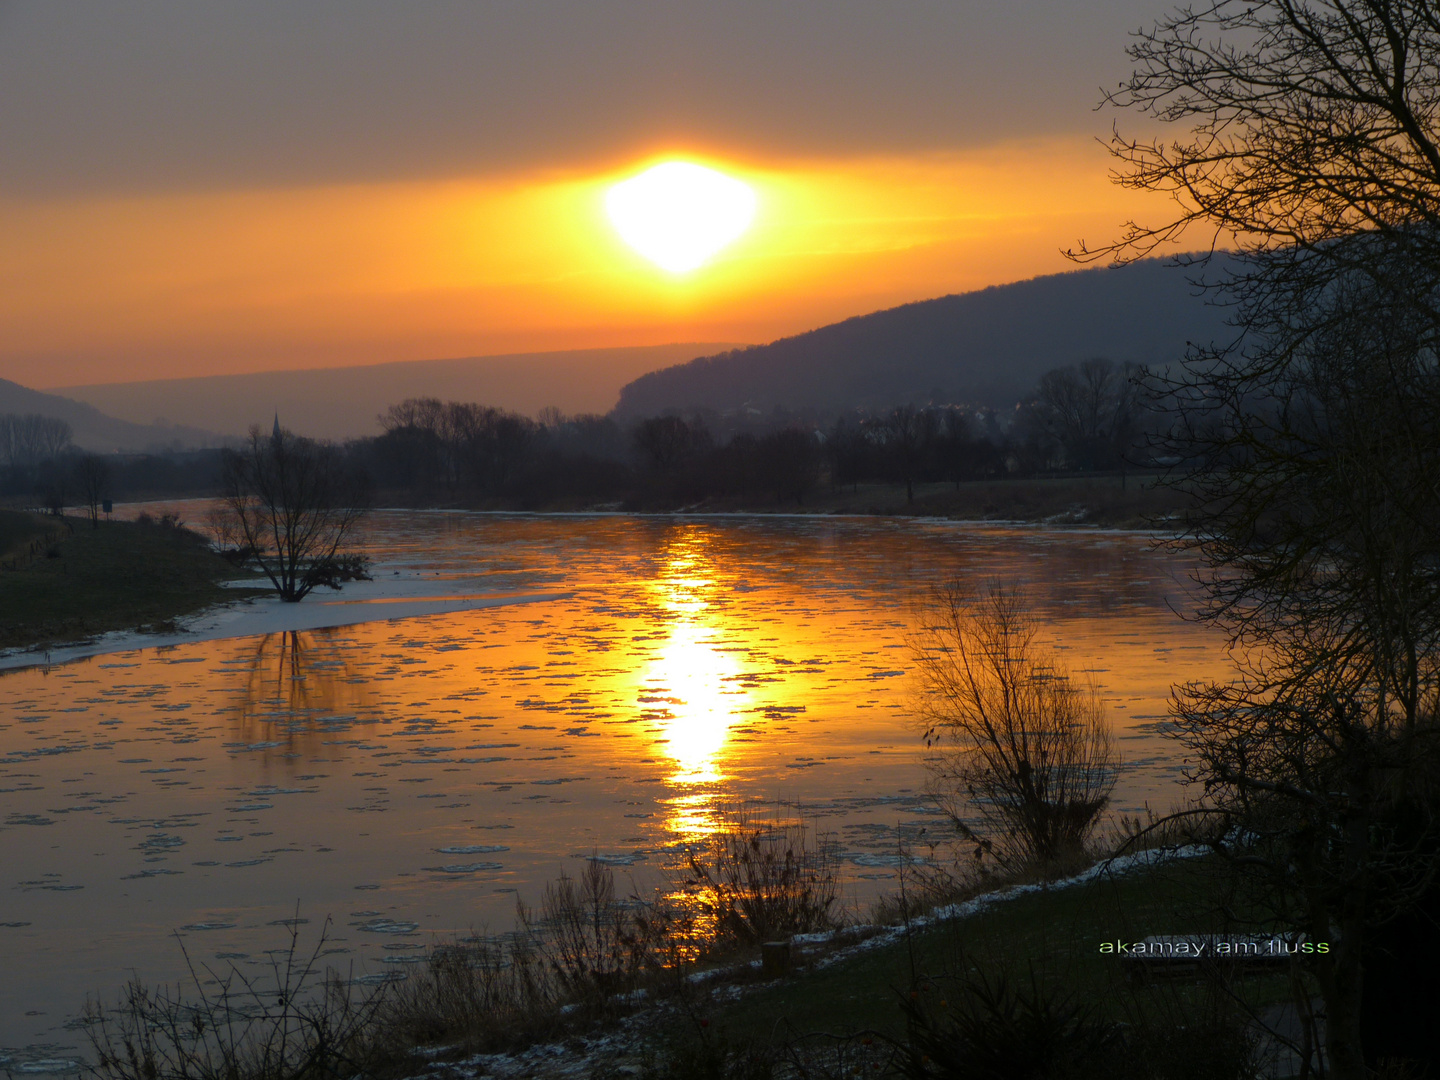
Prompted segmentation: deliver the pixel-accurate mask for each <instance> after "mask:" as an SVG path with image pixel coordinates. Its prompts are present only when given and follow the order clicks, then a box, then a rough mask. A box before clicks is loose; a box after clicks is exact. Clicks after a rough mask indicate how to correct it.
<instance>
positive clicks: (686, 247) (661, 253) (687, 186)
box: [605, 161, 755, 274]
mask: <svg viewBox="0 0 1440 1080" xmlns="http://www.w3.org/2000/svg"><path fill="white" fill-rule="evenodd" d="M605 211H606V213H607V214H608V215H609V217H610V223H611V224H612V225H614V226H615V231H616V232H618V233H619V234H620V237H621V239H623V240H624V241H625V242H626V243H627V244H629V245H630V246H631V247H632V248H634V249H635V250H636V251H638V252H639V253H640V254H641V255H643V256H645V258H647V259H649V260H650V261H651V262H653V263H655V264H656V265H658V266H661V267H664V268H665V269H666V270H669V271H671V272H672V273H677V274H678V273H683V272H684V271H686V270H694V269H695V268H696V267H697V266H701V265H703V264H704V263H706V262H708V261H709V260H710V259H711V258H712V257H713V256H714V255H715V254H716V253H717V252H719V251H720V250H721V249H722V248H724V247H726V246H727V245H729V244H731V243H733V242H734V241H735V240H737V239H739V238H740V236H741V234H742V233H744V232H745V230H746V229H748V228H749V227H750V222H751V221H752V220H754V217H755V192H753V191H752V190H750V187H749V186H748V185H746V184H743V183H741V182H740V181H739V180H736V179H734V178H733V177H730V176H726V175H725V174H724V173H719V172H716V171H715V170H714V169H707V168H705V166H703V165H695V164H692V163H690V162H688V161H667V162H664V163H663V164H660V165H656V166H654V167H653V168H649V169H646V170H645V171H644V172H643V173H641V174H640V175H639V176H633V177H631V178H630V179H629V180H624V181H621V182H620V183H618V184H616V185H615V186H614V187H612V188H611V189H610V190H609V192H608V193H607V194H606V196H605Z"/></svg>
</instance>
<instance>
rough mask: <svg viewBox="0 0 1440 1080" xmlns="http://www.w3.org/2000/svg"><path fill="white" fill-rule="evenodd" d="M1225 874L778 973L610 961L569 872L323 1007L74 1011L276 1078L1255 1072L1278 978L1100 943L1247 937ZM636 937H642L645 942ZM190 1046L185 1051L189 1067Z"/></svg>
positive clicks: (938, 927) (1185, 878) (974, 917)
mask: <svg viewBox="0 0 1440 1080" xmlns="http://www.w3.org/2000/svg"><path fill="white" fill-rule="evenodd" d="M591 870H592V871H593V872H594V873H595V875H596V880H597V881H600V880H603V881H610V880H612V879H611V877H610V872H609V871H608V870H606V869H604V868H598V867H596V866H594V865H593V864H592V867H591ZM1227 877H1228V875H1226V874H1225V873H1224V872H1223V868H1221V867H1220V866H1218V865H1217V863H1216V862H1215V860H1214V859H1213V858H1211V857H1191V858H1183V859H1168V860H1161V861H1157V862H1156V863H1155V864H1153V865H1151V866H1148V867H1141V868H1138V869H1131V870H1130V871H1129V872H1127V873H1116V874H1110V873H1099V874H1096V875H1094V876H1093V877H1091V878H1090V879H1089V880H1084V881H1081V882H1078V883H1062V884H1061V885H1059V886H1056V887H1044V888H1036V889H1034V890H1032V891H1029V892H1024V891H1021V892H1020V893H1019V894H1018V895H1010V896H1005V895H1003V894H1001V895H998V896H996V895H993V894H992V896H991V897H990V898H989V899H988V900H984V899H982V901H981V902H979V903H976V904H974V905H972V906H973V908H974V910H972V911H971V912H970V913H969V914H964V915H962V916H960V917H952V918H948V919H936V920H931V921H928V922H920V923H916V924H915V925H913V926H912V927H910V928H909V929H908V930H907V929H906V928H905V927H903V926H902V927H896V928H891V929H890V930H889V931H888V932H886V933H885V936H884V937H875V938H871V939H869V940H863V941H862V943H861V944H859V945H849V946H846V945H845V943H846V942H853V941H855V940H856V938H857V937H860V938H862V939H863V938H864V934H862V933H859V932H858V930H850V931H845V932H843V933H842V934H841V935H838V936H836V937H834V938H832V939H831V940H830V942H828V943H822V942H821V941H819V940H818V939H817V938H813V937H812V938H808V939H807V938H804V937H802V938H800V939H798V942H797V943H796V944H795V945H794V947H793V948H794V951H793V952H792V957H793V961H792V964H793V967H792V971H791V973H790V974H789V975H788V976H787V977H785V978H782V979H779V980H777V979H775V978H774V976H773V975H766V974H765V973H764V972H763V971H762V970H761V969H760V968H759V967H758V966H751V965H749V964H747V963H745V961H746V960H748V959H749V958H750V957H751V956H752V955H753V954H754V953H755V952H758V949H759V946H758V944H757V943H756V942H755V941H752V942H751V943H750V944H749V945H748V946H741V947H740V948H738V950H734V951H730V952H729V953H728V955H722V954H712V956H711V959H712V961H714V960H719V961H722V966H721V967H719V968H713V969H711V970H709V971H708V972H707V975H708V977H696V976H693V975H690V973H693V972H694V971H695V970H696V969H695V967H694V966H692V964H689V963H686V964H683V965H682V966H681V967H680V968H679V969H678V970H677V969H675V968H674V967H669V966H665V967H649V965H641V966H640V967H635V968H628V967H627V966H626V962H625V960H624V954H626V953H627V952H628V951H629V950H631V949H633V948H634V947H635V944H636V938H635V936H634V933H633V932H634V931H635V930H636V929H637V928H640V927H641V923H639V922H636V921H634V920H633V919H631V918H630V916H627V915H625V914H623V912H625V911H629V910H630V909H629V908H627V907H625V906H624V905H623V903H622V906H621V907H618V908H617V907H614V906H612V901H611V899H610V896H611V894H609V893H608V892H606V890H605V889H602V890H601V893H600V897H601V898H600V900H599V902H598V904H596V903H592V901H594V900H595V899H596V898H595V897H593V896H591V897H575V896H572V897H570V899H568V900H563V902H562V901H557V897H558V896H560V894H561V893H567V894H568V892H569V891H570V890H569V887H568V886H567V887H564V888H561V889H559V891H558V892H557V891H556V889H555V888H554V887H552V888H551V889H547V890H546V896H545V902H544V903H543V904H542V906H541V909H540V911H539V912H538V913H537V918H538V920H539V921H538V922H536V923H533V924H530V926H529V931H528V932H527V933H526V934H524V935H522V936H521V938H520V939H518V940H517V941H516V942H513V943H512V944H510V945H505V944H504V943H503V939H499V938H483V937H481V938H474V937H472V938H468V939H466V940H465V942H455V943H449V944H441V943H436V944H435V945H434V947H433V948H432V950H431V954H430V956H429V959H428V962H427V963H424V964H421V965H417V966H416V967H413V968H411V969H410V970H409V973H408V974H409V977H408V978H406V979H403V980H402V981H400V982H398V983H394V984H388V985H385V986H384V987H383V988H377V989H375V990H374V991H368V990H367V991H364V992H361V993H360V994H359V995H358V996H357V995H356V994H355V993H354V991H353V989H352V990H347V989H346V988H345V984H344V981H343V979H342V981H341V982H339V983H335V984H333V992H332V993H331V994H329V995H327V997H326V998H325V999H324V1002H323V1003H322V1002H320V1001H318V1000H317V1001H316V1002H315V1004H313V1005H311V1006H308V1007H306V1006H301V1007H299V1008H298V1009H297V1008H296V1006H295V1005H294V1002H295V1001H296V1000H298V998H299V995H297V993H296V991H297V990H298V988H299V987H300V985H301V984H302V983H303V982H304V981H305V979H304V978H301V977H291V975H290V974H288V973H286V974H283V975H280V976H278V977H277V978H276V979H275V980H274V981H273V982H265V983H264V986H263V987H261V986H260V985H259V984H256V985H255V986H254V987H253V988H252V987H251V986H249V985H248V984H247V985H246V986H239V985H237V984H235V982H234V979H233V977H232V978H229V979H226V980H224V981H223V983H222V987H230V989H231V990H241V991H243V992H242V993H241V994H239V995H238V996H236V997H232V998H225V997H222V996H217V992H216V991H215V990H207V989H205V988H203V987H201V986H200V985H199V984H198V983H197V985H196V987H195V990H196V991H197V992H198V993H197V994H196V995H195V996H193V997H191V998H190V1001H189V1003H188V1004H186V1003H182V1002H181V1001H180V1000H179V999H169V1000H168V1001H167V1000H164V999H162V998H161V997H156V996H152V995H151V994H149V993H148V992H147V994H146V995H143V996H142V997H138V998H137V996H136V994H135V992H134V990H133V989H132V991H131V992H130V993H129V995H128V997H127V998H126V999H125V1000H124V1001H122V1002H121V1003H120V1004H119V1005H118V1006H117V1007H116V1008H115V1009H113V1010H111V1011H110V1012H109V1013H108V1022H107V1026H106V1027H103V1028H99V1029H97V1028H96V1027H95V1026H94V1024H95V1019H92V1027H91V1034H92V1036H94V1035H97V1034H98V1035H101V1036H102V1037H101V1038H100V1039H99V1040H98V1043H97V1049H99V1050H100V1051H101V1058H102V1061H103V1062H105V1064H104V1067H102V1068H101V1069H100V1070H99V1073H100V1075H101V1076H102V1077H103V1078H105V1080H146V1078H149V1080H157V1078H160V1080H168V1078H170V1077H177V1078H178V1077H179V1076H181V1075H182V1073H183V1075H185V1076H188V1077H198V1078H200V1080H211V1078H214V1080H221V1078H222V1077H230V1078H232V1080H280V1078H281V1077H285V1076H291V1075H300V1073H299V1072H297V1071H295V1068H294V1066H295V1065H296V1063H300V1062H304V1063H308V1062H309V1061H310V1060H311V1058H312V1057H313V1056H314V1055H315V1054H317V1053H321V1052H322V1051H323V1055H324V1056H325V1060H324V1061H323V1062H322V1063H321V1064H322V1068H320V1069H319V1070H317V1071H316V1075H344V1076H349V1075H356V1076H375V1077H389V1078H402V1077H412V1076H417V1075H422V1074H423V1075H426V1076H431V1077H437V1078H438V1077H445V1078H448V1080H462V1078H471V1077H478V1076H488V1075H497V1076H530V1077H537V1078H539V1077H561V1076H564V1077H579V1076H586V1077H605V1078H619V1077H622V1076H624V1077H644V1078H648V1080H680V1078H684V1080H692V1078H710V1080H761V1078H764V1080H780V1078H781V1077H796V1078H805V1077H815V1078H821V1077H823V1078H826V1080H832V1078H835V1077H840V1076H846V1077H849V1076H875V1077H880V1076H886V1077H897V1076H907V1077H934V1078H937V1080H938V1078H939V1077H948V1076H959V1075H966V1076H971V1075H974V1076H985V1077H990V1076H994V1077H1000V1076H1047V1077H1048V1076H1055V1077H1061V1076H1063V1077H1067V1078H1070V1080H1091V1078H1097V1080H1098V1078H1104V1080H1132V1078H1134V1080H1140V1078H1141V1077H1144V1078H1146V1080H1155V1078H1157V1077H1166V1078H1168V1080H1222V1078H1223V1080H1239V1078H1240V1077H1242V1076H1254V1075H1256V1074H1255V1072H1254V1071H1253V1070H1254V1050H1255V1038H1254V1033H1255V1030H1256V1029H1255V1027H1254V1017H1255V1016H1257V1015H1260V1014H1262V1013H1263V1012H1264V1010H1266V1009H1268V1008H1272V1007H1274V1006H1276V1005H1277V1004H1279V1003H1281V1002H1284V1001H1285V1000H1287V996H1288V994H1289V992H1290V988H1291V981H1290V980H1291V977H1292V975H1296V974H1298V972H1286V971H1284V970H1279V971H1276V970H1273V969H1272V970H1269V971H1253V970H1251V971H1241V970H1234V969H1229V970H1227V969H1226V968H1224V967H1223V966H1217V967H1212V968H1210V969H1209V970H1205V971H1200V970H1193V971H1188V972H1184V973H1178V974H1164V973H1161V974H1155V973H1153V972H1152V973H1150V974H1147V975H1146V976H1145V977H1143V978H1139V979H1136V978H1135V977H1134V973H1133V972H1132V970H1131V968H1132V964H1133V961H1128V960H1123V959H1120V958H1118V957H1117V956H1115V955H1113V954H1111V953H1107V952H1104V951H1102V949H1101V946H1102V944H1104V943H1106V942H1114V941H1116V940H1121V941H1126V942H1135V941H1137V940H1140V939H1141V938H1144V937H1146V936H1149V935H1159V934H1199V933H1224V932H1226V931H1230V932H1242V933H1244V932H1254V931H1255V926H1254V925H1253V924H1251V923H1250V922H1249V920H1248V919H1246V920H1245V923H1244V925H1243V926H1242V925H1240V924H1237V922H1236V918H1237V916H1238V917H1240V918H1242V919H1245V917H1246V914H1247V909H1249V908H1250V905H1248V904H1247V903H1246V902H1245V901H1244V899H1243V897H1239V896H1237V895H1235V894H1234V893H1233V892H1232V891H1231V890H1230V889H1229V888H1228V887H1227V884H1226V882H1227ZM566 880H568V879H561V883H560V884H561V885H563V883H564V882H565V881H566ZM573 884H574V883H572V885H573ZM617 899H618V898H617ZM576 900H578V901H579V902H578V903H577V902H575V901H576ZM643 910H653V909H650V908H649V907H648V906H644V907H643ZM1251 913H1253V912H1251ZM291 933H292V935H293V934H294V931H293V930H292V931H291ZM871 933H874V931H873V930H872V931H871ZM760 940H768V937H767V938H761V939H760ZM292 942H293V938H292ZM607 942H608V944H607ZM652 944H661V945H662V948H661V950H660V951H661V952H663V943H659V942H652ZM731 944H732V946H733V945H734V944H735V942H733V941H732V943H731ZM324 946H325V941H324V939H323V937H322V939H321V940H320V941H319V943H318V944H317V945H316V946H315V952H314V959H312V960H311V961H309V962H308V963H305V964H302V965H301V966H302V967H304V968H305V969H306V970H307V971H313V972H314V973H315V974H316V976H317V977H318V976H319V972H320V969H321V968H322V967H323V961H321V960H320V959H319V958H320V957H322V956H323V955H324V953H325V949H324ZM597 946H598V947H597ZM837 949H839V951H837ZM279 952H281V953H284V952H285V950H283V949H282V950H279ZM291 955H293V951H292V953H291ZM657 959H658V955H657ZM616 961H619V964H618V966H617V964H616ZM735 961H739V963H738V965H737V964H735ZM725 964H729V965H733V966H724V965H725ZM700 966H701V968H702V969H704V968H706V967H707V964H706V963H704V962H703V961H702V963H701V965H700ZM641 967H644V968H645V970H646V971H648V972H649V974H645V973H644V972H643V971H642V970H641ZM631 976H635V977H634V978H632V977H631ZM687 976H690V977H687ZM333 977H334V976H329V978H333ZM641 987H644V991H643V993H640V994H637V993H636V992H635V991H636V990H637V989H639V988H641ZM277 991H278V993H277ZM223 992H224V993H228V992H229V991H223ZM206 994H208V995H209V996H208V998H204V995H206ZM202 1000H204V1001H205V1002H206V1003H205V1004H203V1005H202V1008H203V1009H205V1010H206V1011H207V1012H209V1013H214V1015H215V1016H226V1015H229V1010H232V1009H238V1012H239V1013H240V1014H243V1015H244V1016H245V1017H246V1025H247V1026H246V1029H245V1033H244V1035H243V1036H242V1037H241V1038H238V1039H235V1040H234V1041H228V1042H227V1040H228V1039H230V1038H231V1036H229V1035H227V1034H225V1029H224V1027H223V1025H222V1026H221V1027H218V1028H217V1027H212V1029H211V1034H210V1035H208V1036H206V1037H205V1038H201V1037H200V1034H199V1032H198V1031H197V1032H193V1033H192V1032H190V1031H189V1029H188V1027H187V1024H188V1018H190V1017H191V1016H193V1015H194V1014H195V1006H196V1005H197V1004H200V1003H201V1002H202ZM996 1005H998V1007H992V1006H996ZM94 1015H95V1018H96V1019H98V1014H94ZM256 1024H258V1026H252V1025H256ZM147 1033H148V1034H147ZM967 1040H969V1041H968V1042H967ZM131 1043H134V1044H135V1045H143V1046H145V1047H147V1048H148V1049H146V1051H145V1053H144V1054H142V1055H141V1059H140V1060H139V1061H133V1062H132V1061H129V1060H128V1059H127V1058H126V1056H125V1054H123V1053H118V1051H120V1050H121V1049H122V1048H123V1047H125V1046H127V1045H130V1044H131ZM1066 1045H1069V1046H1071V1048H1072V1049H1075V1050H1076V1054H1075V1055H1072V1057H1071V1059H1070V1066H1073V1067H1070V1066H1067V1067H1066V1068H1065V1069H1063V1070H1061V1071H1055V1069H1054V1068H1053V1067H1052V1068H1041V1069H1040V1071H1036V1070H1035V1069H1034V1068H1027V1067H1026V1066H1025V1060H1026V1055H1027V1054H1032V1053H1041V1054H1052V1055H1053V1054H1054V1053H1055V1052H1056V1051H1057V1047H1059V1048H1060V1049H1061V1050H1063V1049H1064V1047H1065V1046H1066ZM957 1048H958V1049H957ZM976 1048H979V1051H980V1052H981V1055H982V1056H983V1055H984V1054H990V1053H991V1052H992V1051H993V1055H992V1056H994V1057H995V1058H996V1060H995V1061H994V1062H992V1064H993V1065H995V1068H993V1069H991V1070H990V1071H986V1070H985V1069H979V1071H974V1070H973V1069H972V1068H970V1066H967V1067H966V1068H965V1069H963V1070H961V1071H960V1072H956V1071H953V1070H951V1069H949V1068H947V1067H940V1066H939V1063H935V1062H931V1060H930V1057H929V1055H931V1054H938V1055H939V1056H941V1057H944V1056H946V1055H949V1054H952V1053H959V1054H960V1055H961V1056H962V1057H966V1056H967V1055H968V1056H973V1055H974V1053H975V1051H976ZM197 1055H198V1056H197ZM257 1055H258V1056H257ZM182 1062H187V1063H189V1064H188V1065H187V1068H189V1069H190V1071H185V1070H181V1069H179V1068H178V1066H179V1064H180V1063H182ZM197 1063H203V1065H204V1067H203V1068H192V1066H195V1065H196V1064H197ZM932 1064H933V1065H936V1066H937V1067H935V1068H931V1065H932ZM972 1064H973V1062H972ZM1052 1064H1053V1062H1052ZM1267 1075H1269V1074H1267Z"/></svg>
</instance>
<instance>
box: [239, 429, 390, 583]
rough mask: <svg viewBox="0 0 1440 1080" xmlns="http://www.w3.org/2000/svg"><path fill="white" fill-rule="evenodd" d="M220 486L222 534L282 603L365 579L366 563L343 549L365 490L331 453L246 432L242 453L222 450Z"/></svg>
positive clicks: (281, 434)
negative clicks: (245, 554)
mask: <svg viewBox="0 0 1440 1080" xmlns="http://www.w3.org/2000/svg"><path fill="white" fill-rule="evenodd" d="M222 484H223V488H222V491H223V494H222V497H221V498H222V511H221V515H220V520H219V522H218V525H219V526H220V528H221V531H222V532H228V533H229V534H230V535H233V536H234V537H235V538H236V539H237V540H239V541H241V542H243V546H244V548H245V549H248V551H249V552H250V553H252V557H253V558H254V559H255V561H256V562H257V563H258V564H259V566H260V569H261V570H262V571H263V572H264V573H265V575H266V576H267V577H268V578H269V579H270V581H271V583H272V584H273V585H274V586H275V590H276V592H278V593H279V594H280V599H282V600H286V601H290V602H294V601H298V600H301V599H303V598H304V597H305V596H307V595H308V594H309V593H310V592H311V591H312V590H313V589H315V588H316V587H318V586H321V585H323V586H325V587H327V588H331V589H338V588H339V587H340V584H341V583H342V582H344V581H350V580H355V579H357V578H365V577H367V575H366V572H365V571H366V566H367V562H366V560H365V558H364V557H363V556H361V555H358V554H355V553H351V552H346V551H344V550H343V546H344V544H345V541H346V540H347V539H350V538H351V537H352V534H353V532H354V529H355V526H356V524H357V523H358V522H359V521H360V518H361V517H362V516H363V515H364V513H365V509H366V502H367V499H366V492H365V490H364V486H363V484H362V483H361V482H360V480H359V479H358V478H356V477H355V476H353V475H351V474H350V473H349V471H348V470H347V469H346V468H345V465H344V462H343V461H342V460H341V458H340V455H339V454H338V453H336V452H335V450H334V448H333V447H330V446H326V445H323V444H321V443H317V442H313V441H311V440H310V439H304V438H300V437H298V436H296V435H294V434H292V433H291V432H288V431H282V430H280V428H279V427H278V425H277V427H276V430H275V433H274V434H273V435H262V434H261V432H260V429H259V428H258V427H252V428H251V429H250V440H249V444H248V445H247V446H246V447H245V449H244V450H241V451H238V452H237V451H227V452H226V454H225V457H224V466H223V477H222Z"/></svg>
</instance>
